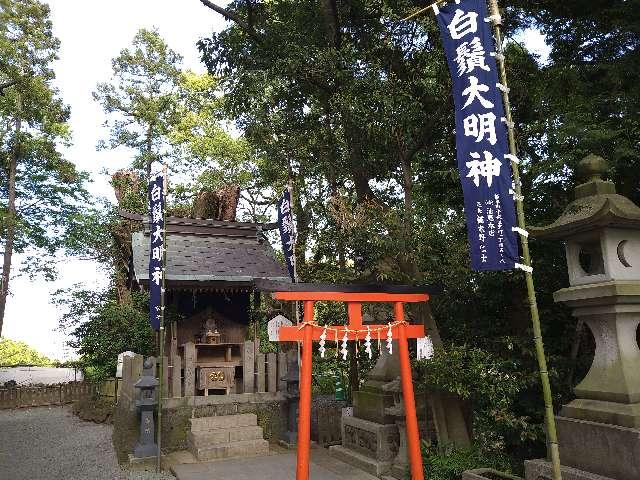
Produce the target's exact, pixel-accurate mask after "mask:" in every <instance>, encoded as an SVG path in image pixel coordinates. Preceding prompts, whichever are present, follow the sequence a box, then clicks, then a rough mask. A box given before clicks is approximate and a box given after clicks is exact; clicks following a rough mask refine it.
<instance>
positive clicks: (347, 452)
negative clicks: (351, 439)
mask: <svg viewBox="0 0 640 480" xmlns="http://www.w3.org/2000/svg"><path fill="white" fill-rule="evenodd" d="M329 454H330V455H331V456H332V457H334V458H337V459H338V460H341V461H343V462H344V463H348V464H349V465H353V466H354V467H358V468H359V469H360V470H364V471H365V472H367V473H370V474H371V475H375V476H376V477H381V476H382V475H383V474H385V473H387V472H389V471H390V470H391V465H392V462H390V461H388V462H383V461H376V460H375V459H373V458H370V457H367V456H366V455H363V454H361V453H359V452H356V451H353V450H351V449H348V448H345V447H343V446H342V445H332V446H330V447H329Z"/></svg>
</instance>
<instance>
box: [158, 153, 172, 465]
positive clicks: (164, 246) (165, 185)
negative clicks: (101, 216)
mask: <svg viewBox="0 0 640 480" xmlns="http://www.w3.org/2000/svg"><path fill="white" fill-rule="evenodd" d="M162 175H163V178H162V186H163V190H164V192H163V194H164V199H163V202H162V230H163V232H162V289H161V290H160V367H159V368H158V375H159V376H160V379H159V380H160V389H159V392H158V453H157V458H156V473H160V471H161V470H162V468H161V459H162V395H163V390H164V291H165V278H166V276H167V215H166V210H167V209H166V205H167V192H168V191H169V189H168V185H169V181H168V178H167V166H166V165H164V167H163V169H162Z"/></svg>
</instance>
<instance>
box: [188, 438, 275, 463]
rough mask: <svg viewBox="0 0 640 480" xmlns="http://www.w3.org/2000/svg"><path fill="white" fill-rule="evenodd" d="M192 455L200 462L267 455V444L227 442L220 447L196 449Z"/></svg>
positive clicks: (250, 441)
mask: <svg viewBox="0 0 640 480" xmlns="http://www.w3.org/2000/svg"><path fill="white" fill-rule="evenodd" d="M194 453H195V455H196V458H197V459H198V460H200V461H208V460H214V459H218V458H232V457H253V456H256V455H267V454H268V453H269V442H267V441H266V440H263V439H257V440H244V441H240V442H229V443H225V444H221V445H213V446H210V447H202V448H196V449H195V450H194Z"/></svg>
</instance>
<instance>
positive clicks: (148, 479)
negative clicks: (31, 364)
mask: <svg viewBox="0 0 640 480" xmlns="http://www.w3.org/2000/svg"><path fill="white" fill-rule="evenodd" d="M111 429H112V427H111V425H103V424H95V423H90V422H84V421H82V420H80V419H78V418H77V417H75V416H74V415H73V414H72V413H71V408H70V407H50V408H49V407H39V408H25V409H16V410H0V479H11V480H163V479H173V477H172V476H170V475H156V474H155V473H153V472H127V471H124V470H122V469H121V468H120V467H119V466H118V462H117V461H116V455H115V452H114V450H113V445H112V444H111Z"/></svg>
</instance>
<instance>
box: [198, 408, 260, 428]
mask: <svg viewBox="0 0 640 480" xmlns="http://www.w3.org/2000/svg"><path fill="white" fill-rule="evenodd" d="M256 425H258V417H256V414H255V413H241V414H238V415H220V416H217V417H200V418H192V419H191V431H192V432H202V431H210V430H216V429H228V428H238V427H255V426H256Z"/></svg>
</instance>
